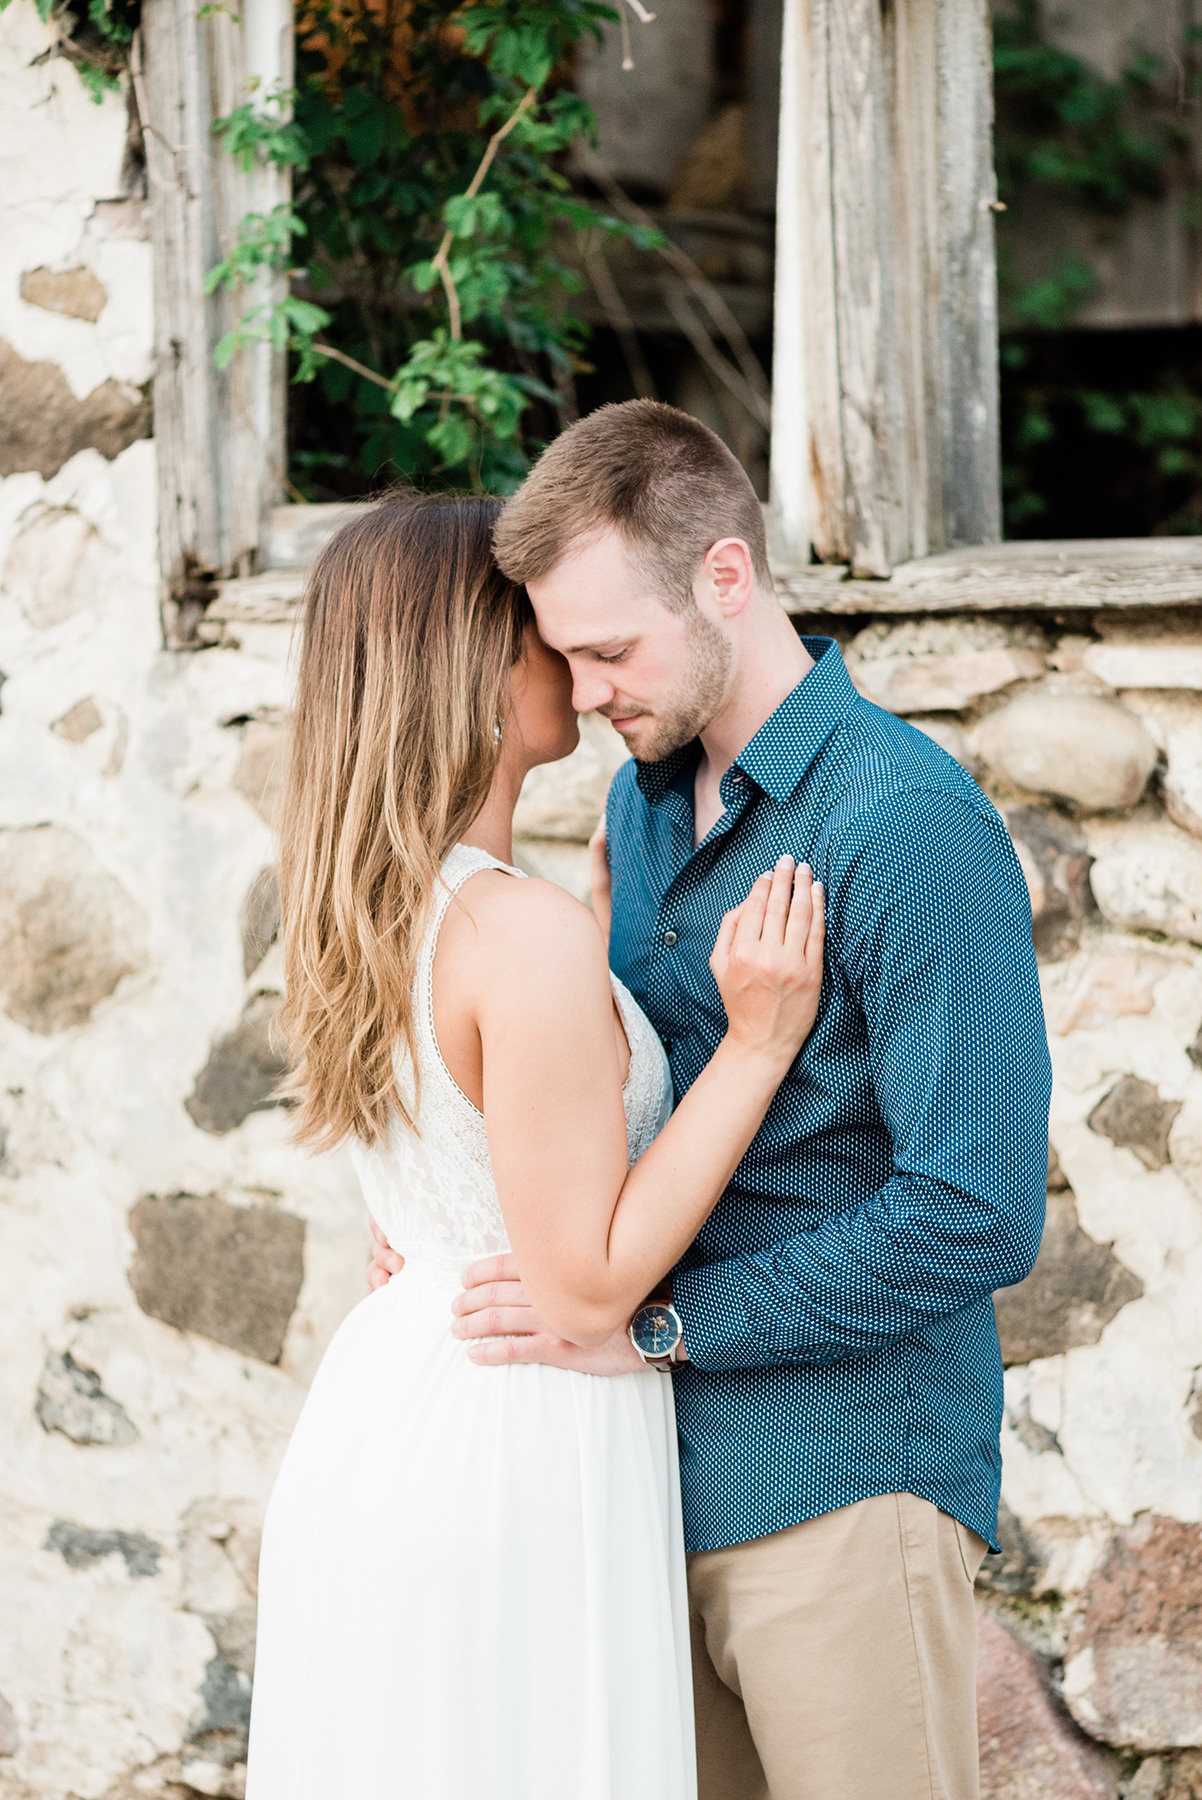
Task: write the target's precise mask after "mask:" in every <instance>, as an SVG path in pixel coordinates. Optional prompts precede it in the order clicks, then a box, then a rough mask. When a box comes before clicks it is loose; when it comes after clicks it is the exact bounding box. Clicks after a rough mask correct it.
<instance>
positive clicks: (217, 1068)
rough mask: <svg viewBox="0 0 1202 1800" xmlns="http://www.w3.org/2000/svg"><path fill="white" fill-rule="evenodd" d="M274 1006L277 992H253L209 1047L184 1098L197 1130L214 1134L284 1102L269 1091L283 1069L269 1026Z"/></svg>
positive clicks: (284, 1053)
mask: <svg viewBox="0 0 1202 1800" xmlns="http://www.w3.org/2000/svg"><path fill="white" fill-rule="evenodd" d="M279 1009H280V997H279V995H278V994H256V995H255V997H254V998H253V999H252V1000H251V1001H250V1002H249V1003H248V1005H247V1006H246V1009H245V1011H244V1012H243V1014H242V1018H241V1019H240V1021H239V1022H238V1024H237V1025H235V1027H234V1029H233V1030H232V1031H227V1032H226V1034H225V1036H224V1037H221V1038H218V1040H217V1042H216V1043H215V1044H214V1045H213V1048H212V1050H211V1051H210V1052H209V1060H208V1062H207V1063H206V1064H205V1066H204V1068H203V1069H202V1070H201V1071H200V1074H199V1075H198V1076H197V1077H196V1086H195V1087H194V1088H193V1090H192V1093H191V1094H190V1095H189V1097H188V1099H187V1100H186V1101H185V1102H184V1104H185V1105H186V1107H187V1109H188V1111H189V1113H190V1114H191V1115H192V1118H193V1119H194V1120H195V1121H196V1123H197V1124H198V1125H199V1126H200V1128H201V1130H202V1131H211V1132H213V1133H214V1134H215V1135H217V1136H220V1135H221V1134H222V1133H223V1132H226V1131H233V1130H234V1128H235V1127H236V1126H238V1125H241V1124H242V1122H243V1120H244V1119H247V1118H249V1116H250V1114H251V1113H252V1112H264V1111H265V1110H266V1109H267V1108H269V1107H272V1106H282V1105H283V1104H284V1102H283V1101H282V1100H281V1099H280V1098H278V1097H277V1095H276V1092H275V1090H276V1088H277V1087H278V1086H279V1084H280V1082H281V1081H282V1079H283V1078H284V1076H285V1075H286V1074H287V1073H288V1068H289V1063H288V1055H287V1051H286V1048H285V1047H284V1045H283V1044H282V1043H279V1042H278V1041H277V1038H276V1034H275V1032H274V1030H273V1026H274V1021H275V1016H276V1014H277V1013H278V1011H279Z"/></svg>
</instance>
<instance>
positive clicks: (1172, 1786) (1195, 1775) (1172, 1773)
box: [1119, 1750, 1202, 1800]
mask: <svg viewBox="0 0 1202 1800" xmlns="http://www.w3.org/2000/svg"><path fill="white" fill-rule="evenodd" d="M1119 1800H1202V1755H1200V1754H1199V1753H1198V1752H1197V1751H1195V1750H1187V1751H1185V1752H1184V1754H1183V1755H1180V1756H1148V1757H1145V1758H1144V1760H1143V1762H1141V1763H1140V1765H1139V1768H1138V1769H1137V1770H1136V1771H1135V1774H1134V1775H1133V1776H1132V1777H1131V1779H1130V1780H1129V1781H1125V1782H1124V1783H1123V1784H1122V1786H1121V1787H1120V1789H1119Z"/></svg>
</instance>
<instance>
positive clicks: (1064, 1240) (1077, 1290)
mask: <svg viewBox="0 0 1202 1800" xmlns="http://www.w3.org/2000/svg"><path fill="white" fill-rule="evenodd" d="M1143 1291H1144V1286H1143V1282H1142V1281H1140V1279H1139V1277H1138V1276H1136V1275H1133V1274H1132V1273H1131V1270H1130V1269H1128V1268H1126V1267H1124V1265H1123V1264H1122V1263H1121V1262H1119V1260H1118V1258H1117V1257H1116V1256H1115V1254H1114V1252H1113V1250H1112V1249H1111V1248H1110V1246H1109V1245H1108V1244H1099V1243H1097V1242H1096V1241H1095V1239H1093V1238H1091V1237H1089V1236H1088V1234H1087V1233H1086V1232H1084V1231H1082V1229H1081V1224H1080V1220H1079V1219H1078V1217H1077V1204H1076V1201H1075V1200H1074V1198H1073V1196H1072V1194H1071V1193H1051V1194H1049V1195H1048V1210H1047V1221H1046V1223H1045V1225H1044V1229H1043V1242H1042V1243H1041V1245H1040V1247H1039V1255H1038V1257H1037V1258H1036V1260H1035V1267H1034V1268H1033V1269H1032V1271H1031V1273H1030V1274H1029V1275H1028V1276H1027V1278H1026V1280H1025V1281H1020V1282H1019V1283H1018V1284H1017V1286H1015V1287H1009V1288H1003V1289H1002V1290H1001V1291H1000V1292H999V1293H997V1294H995V1295H994V1297H993V1310H994V1314H995V1316H996V1318H997V1327H998V1337H999V1338H1000V1340H1001V1345H1002V1361H1003V1362H1004V1363H1006V1364H1007V1365H1010V1364H1013V1363H1028V1362H1034V1361H1035V1360H1036V1358H1037V1357H1041V1356H1059V1355H1060V1354H1061V1353H1062V1352H1063V1351H1065V1350H1072V1349H1074V1348H1076V1347H1077V1346H1078V1345H1080V1344H1096V1343H1097V1341H1098V1339H1099V1338H1100V1337H1101V1335H1102V1333H1103V1331H1104V1330H1105V1329H1106V1327H1107V1325H1109V1323H1110V1321H1111V1319H1113V1318H1114V1316H1115V1314H1116V1313H1118V1312H1120V1311H1121V1310H1122V1308H1123V1307H1124V1306H1127V1305H1128V1304H1129V1303H1130V1302H1131V1301H1132V1300H1138V1299H1139V1297H1140V1295H1141V1294H1142V1293H1143Z"/></svg>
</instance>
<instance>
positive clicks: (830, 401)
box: [772, 0, 1000, 576]
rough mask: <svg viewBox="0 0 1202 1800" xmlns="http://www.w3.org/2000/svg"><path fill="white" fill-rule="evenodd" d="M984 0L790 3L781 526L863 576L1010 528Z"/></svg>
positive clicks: (778, 529)
mask: <svg viewBox="0 0 1202 1800" xmlns="http://www.w3.org/2000/svg"><path fill="white" fill-rule="evenodd" d="M990 69H991V61H990V30H989V16H988V11H987V7H986V4H985V0H891V3H890V4H888V5H882V4H881V0H786V8H785V37H784V50H783V57H782V96H781V142H780V175H779V189H778V203H777V298H776V325H775V351H774V359H775V360H774V373H775V379H774V390H775V407H774V427H773V442H772V522H773V541H774V547H775V550H776V553H777V555H778V557H779V558H780V559H781V560H782V561H785V562H792V563H794V564H796V563H798V562H801V561H804V560H805V558H806V557H807V556H808V555H809V550H810V546H811V544H812V545H813V547H814V550H815V551H816V553H817V555H818V556H819V558H820V559H822V560H823V561H840V560H846V561H847V562H849V563H850V564H851V566H852V568H853V569H854V570H855V572H856V573H857V574H858V575H864V576H887V575H888V573H889V571H890V570H891V569H892V568H893V567H894V566H895V565H896V564H897V563H899V562H903V561H906V560H907V559H910V558H913V557H917V556H924V555H927V554H928V553H930V552H933V551H940V550H943V549H945V548H949V547H951V546H953V545H956V544H966V543H974V542H989V541H993V540H995V539H996V538H997V537H998V535H999V530H1000V512H999V471H998V448H997V318H996V298H995V274H994V255H993V212H992V207H993V200H994V186H993V173H992V144H991V119H992V103H991V84H990Z"/></svg>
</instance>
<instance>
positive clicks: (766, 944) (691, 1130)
mask: <svg viewBox="0 0 1202 1800" xmlns="http://www.w3.org/2000/svg"><path fill="white" fill-rule="evenodd" d="M476 919H477V924H478V926H479V932H478V936H477V938H476V940H475V948H474V950H473V952H472V958H473V965H474V966H473V970H472V971H471V973H472V975H473V977H474V979H473V988H474V991H475V993H476V997H477V1004H476V1013H477V1025H478V1028H479V1032H480V1041H481V1045H482V1049H483V1068H484V1114H485V1119H486V1122H487V1126H488V1139H489V1148H490V1152H491V1156H492V1165H493V1171H494V1175H495V1177H496V1182H497V1189H498V1193H499V1195H500V1199H501V1207H502V1211H503V1213H504V1216H505V1222H506V1226H507V1228H508V1230H509V1235H510V1239H511V1242H512V1244H513V1248H514V1252H515V1254H516V1256H517V1259H518V1262H519V1264H520V1266H521V1269H522V1276H523V1281H524V1284H525V1287H526V1290H527V1292H528V1293H529V1295H530V1297H531V1298H532V1300H533V1301H534V1303H535V1305H536V1306H537V1308H538V1310H539V1312H540V1313H541V1314H542V1316H543V1318H544V1319H546V1321H547V1322H548V1324H549V1325H550V1326H551V1328H552V1329H553V1330H554V1331H556V1332H558V1333H559V1334H560V1335H561V1336H563V1337H565V1338H569V1339H571V1340H572V1341H573V1342H576V1343H579V1344H594V1343H600V1342H602V1341H603V1340H604V1339H605V1338H607V1337H608V1336H609V1335H610V1334H611V1332H613V1330H614V1329H615V1328H616V1327H617V1326H618V1325H620V1324H621V1323H622V1322H623V1321H624V1320H625V1319H626V1318H628V1317H629V1316H630V1314H631V1313H632V1312H633V1311H634V1309H635V1307H636V1306H637V1305H638V1304H639V1302H640V1301H641V1300H642V1299H643V1298H644V1296H645V1295H646V1294H647V1293H649V1292H650V1291H651V1289H652V1288H653V1287H654V1286H655V1284H656V1283H657V1282H658V1281H659V1280H660V1279H661V1278H662V1277H663V1275H664V1274H666V1272H667V1271H668V1270H669V1269H670V1268H672V1267H673V1265H674V1264H675V1263H676V1262H677V1261H678V1259H679V1257H680V1256H681V1254H682V1253H683V1251H684V1250H685V1248H686V1247H687V1246H688V1244H689V1243H691V1242H692V1240H693V1238H694V1237H695V1236H696V1234H697V1232H698V1230H699V1229H700V1227H701V1225H702V1224H703V1222H704V1220H705V1219H706V1217H707V1216H708V1214H709V1213H710V1211H711V1210H712V1208H713V1206H714V1205H715V1203H716V1201H717V1200H718V1197H719V1196H720V1194H721V1193H722V1191H723V1189H724V1188H725V1187H726V1185H727V1183H728V1181H729V1180H730V1177H731V1175H732V1174H733V1173H734V1170H735V1168H736V1167H737V1165H738V1163H739V1161H740V1160H741V1158H742V1157H743V1155H744V1153H745V1151H746V1150H747V1147H748V1145H749V1144H750V1142H751V1140H752V1138H753V1137H754V1135H755V1133H756V1131H757V1130H758V1128H759V1125H760V1123H761V1121H762V1120H763V1117H764V1114H765V1112H766V1111H767V1109H768V1106H769V1104H770V1102H771V1100H772V1097H773V1095H774V1094H775V1092H776V1089H777V1087H778V1086H779V1085H780V1082H781V1081H782V1080H783V1078H784V1076H785V1073H786V1072H787V1070H788V1068H789V1065H790V1064H791V1062H792V1061H793V1058H794V1057H795V1056H796V1054H797V1052H798V1050H799V1049H800V1048H801V1045H802V1043H803V1042H804V1041H805V1038H806V1036H807V1034H808V1032H809V1030H810V1027H811V1026H812V1024H813V1021H814V1017H815V1014H816V1012H817V1008H818V997H819V991H820V988H821V984H822V933H823V908H822V895H821V889H819V888H812V887H811V882H810V876H809V871H808V870H801V871H798V872H797V879H796V881H795V880H794V869H793V865H792V863H791V862H789V861H788V860H787V859H782V862H781V863H780V864H778V866H777V870H776V873H775V874H774V875H773V876H771V877H768V876H764V877H761V879H760V881H759V882H757V883H756V885H755V887H754V888H753V889H752V892H751V894H750V895H749V896H748V899H747V900H746V901H745V902H744V903H743V905H742V906H741V907H740V908H738V909H737V910H736V911H735V912H733V913H731V914H728V915H727V918H726V919H725V920H724V922H723V926H722V930H721V932H720V934H719V939H718V943H717V945H716V946H715V950H714V955H713V958H712V959H711V965H710V966H711V968H712V969H713V972H714V976H715V980H716V981H717V983H718V989H719V992H720V993H721V995H722V999H723V1004H724V1005H725V1007H726V1011H727V1021H728V1024H727V1033H726V1036H725V1038H724V1039H723V1041H722V1043H721V1044H720V1045H719V1047H718V1050H717V1051H716V1053H715V1055H714V1057H713V1059H712V1060H711V1062H710V1064H709V1065H708V1067H707V1068H706V1069H705V1070H704V1071H703V1072H702V1074H701V1075H700V1076H699V1077H698V1079H697V1081H696V1082H694V1084H693V1086H692V1087H691V1088H690V1090H689V1092H688V1094H686V1096H685V1098H684V1099H683V1100H682V1102H681V1104H680V1105H679V1106H678V1107H677V1109H676V1111H675V1113H674V1114H673V1116H672V1118H671V1120H670V1121H669V1123H668V1124H667V1125H666V1126H665V1128H664V1130H663V1131H662V1132H661V1133H660V1135H659V1137H658V1138H657V1139H656V1140H655V1142H654V1143H653V1144H652V1145H651V1146H650V1148H649V1149H648V1150H647V1152H646V1153H645V1155H643V1156H642V1157H640V1159H639V1161H638V1162H637V1163H636V1164H635V1165H634V1166H633V1167H632V1168H630V1167H628V1164H627V1148H626V1124H625V1117H624V1114H623V1110H622V1096H621V1078H620V1075H619V1070H618V1056H617V1046H616V1043H615V1037H614V1029H613V998H612V990H611V987H610V981H609V972H608V969H607V967H606V963H605V957H604V951H603V946H602V943H601V939H600V935H599V933H598V930H597V926H596V924H595V922H594V921H593V919H592V918H590V916H589V915H588V913H587V912H586V911H585V910H584V908H582V907H580V906H578V905H577V904H576V903H575V902H574V901H572V900H570V899H569V898H568V897H567V896H566V895H564V894H562V893H560V892H559V891H558V890H556V889H553V888H551V887H549V886H548V885H544V884H542V883H538V884H535V883H529V884H527V883H522V886H521V890H520V891H516V884H513V886H510V885H509V884H505V886H504V888H502V886H501V884H494V885H493V886H492V887H491V888H490V890H489V894H488V898H487V903H486V905H485V906H484V907H482V908H480V909H478V910H476Z"/></svg>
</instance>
